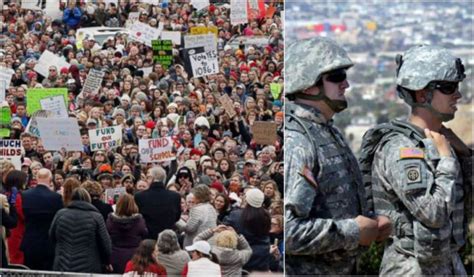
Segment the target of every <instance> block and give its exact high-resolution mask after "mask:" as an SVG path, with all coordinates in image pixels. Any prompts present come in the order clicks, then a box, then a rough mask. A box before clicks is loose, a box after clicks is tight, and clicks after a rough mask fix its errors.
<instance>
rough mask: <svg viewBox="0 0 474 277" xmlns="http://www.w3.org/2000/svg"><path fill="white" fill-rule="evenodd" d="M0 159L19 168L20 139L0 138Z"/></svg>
mask: <svg viewBox="0 0 474 277" xmlns="http://www.w3.org/2000/svg"><path fill="white" fill-rule="evenodd" d="M0 160H7V161H10V162H11V163H13V165H14V166H15V168H16V169H18V170H20V169H21V140H19V139H1V140H0Z"/></svg>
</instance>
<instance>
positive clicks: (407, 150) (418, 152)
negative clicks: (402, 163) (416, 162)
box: [400, 147, 425, 159]
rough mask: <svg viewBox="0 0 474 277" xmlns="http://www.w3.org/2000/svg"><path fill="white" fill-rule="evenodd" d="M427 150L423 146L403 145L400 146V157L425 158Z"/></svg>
mask: <svg viewBox="0 0 474 277" xmlns="http://www.w3.org/2000/svg"><path fill="white" fill-rule="evenodd" d="M424 158H425V152H424V151H423V149H421V148H415V147H402V148H400V159H424Z"/></svg>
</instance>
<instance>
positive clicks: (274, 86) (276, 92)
mask: <svg viewBox="0 0 474 277" xmlns="http://www.w3.org/2000/svg"><path fill="white" fill-rule="evenodd" d="M282 87H283V86H282V84H279V83H270V92H271V93H272V96H273V99H275V100H277V99H278V98H279V97H280V94H281V89H282Z"/></svg>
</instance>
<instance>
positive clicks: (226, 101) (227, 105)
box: [218, 94, 237, 118]
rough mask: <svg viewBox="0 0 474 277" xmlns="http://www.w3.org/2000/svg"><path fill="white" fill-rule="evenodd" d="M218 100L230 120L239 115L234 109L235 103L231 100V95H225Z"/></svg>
mask: <svg viewBox="0 0 474 277" xmlns="http://www.w3.org/2000/svg"><path fill="white" fill-rule="evenodd" d="M218 99H219V102H220V103H221V105H222V108H224V110H225V112H226V113H227V114H228V115H229V117H230V118H233V117H234V116H235V115H236V114H237V113H236V111H235V109H234V103H233V102H232V99H230V97H229V95H227V94H224V95H222V96H220V97H219V98H218Z"/></svg>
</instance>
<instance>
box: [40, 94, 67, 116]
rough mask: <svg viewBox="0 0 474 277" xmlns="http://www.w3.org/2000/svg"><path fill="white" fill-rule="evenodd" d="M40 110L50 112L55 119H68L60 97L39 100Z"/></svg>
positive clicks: (62, 98)
mask: <svg viewBox="0 0 474 277" xmlns="http://www.w3.org/2000/svg"><path fill="white" fill-rule="evenodd" d="M40 105H41V109H42V110H46V111H51V112H52V113H53V114H54V115H55V116H56V117H68V113H67V109H66V103H65V102H64V97H63V96H62V95H56V96H53V97H49V98H43V99H40Z"/></svg>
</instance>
